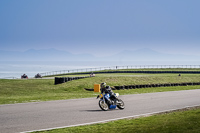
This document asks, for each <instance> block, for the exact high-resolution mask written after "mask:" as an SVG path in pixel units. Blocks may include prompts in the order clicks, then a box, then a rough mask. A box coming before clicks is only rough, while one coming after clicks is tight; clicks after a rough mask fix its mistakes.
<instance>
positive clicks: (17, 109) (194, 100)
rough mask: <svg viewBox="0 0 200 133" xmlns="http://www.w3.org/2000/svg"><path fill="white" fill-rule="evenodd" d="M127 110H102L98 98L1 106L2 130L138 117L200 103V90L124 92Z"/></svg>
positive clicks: (12, 131)
mask: <svg viewBox="0 0 200 133" xmlns="http://www.w3.org/2000/svg"><path fill="white" fill-rule="evenodd" d="M120 98H121V99H122V100H123V101H124V102H125V106H126V107H125V109H124V110H119V109H116V110H111V111H102V110H101V109H100V108H99V106H98V100H97V99H96V98H84V99H74V100H60V101H48V102H37V103H22V104H8V105H0V132H1V133H15V132H26V131H34V130H41V129H51V128H60V127H68V126H71V125H73V126H76V125H82V124H89V123H96V122H100V121H101V122H102V121H107V120H108V121H109V120H111V119H112V120H113V119H121V118H127V117H136V116H140V115H148V114H152V113H158V112H164V111H169V110H175V109H181V108H185V107H188V106H190V107H192V106H200V89H197V90H187V91H173V92H158V93H147V94H134V95H124V96H120Z"/></svg>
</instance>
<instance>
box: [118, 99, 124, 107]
mask: <svg viewBox="0 0 200 133" xmlns="http://www.w3.org/2000/svg"><path fill="white" fill-rule="evenodd" d="M117 107H118V108H119V109H124V108H125V105H124V102H123V101H122V100H121V99H118V100H117Z"/></svg>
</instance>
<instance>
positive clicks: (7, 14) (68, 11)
mask: <svg viewBox="0 0 200 133" xmlns="http://www.w3.org/2000/svg"><path fill="white" fill-rule="evenodd" d="M199 5H200V1H199V0H165V1H164V0H123V1H122V0H1V1H0V20H1V21H0V50H12V51H13V50H15V51H25V50H28V49H32V48H33V49H48V48H55V49H58V50H65V51H68V52H71V53H74V54H79V53H90V54H93V55H96V56H102V55H111V54H115V53H118V52H120V51H123V50H132V51H134V50H137V49H141V48H150V49H153V50H156V51H160V52H163V53H173V54H174V53H176V54H187V55H200V52H199V49H200V17H199V13H200V8H199Z"/></svg>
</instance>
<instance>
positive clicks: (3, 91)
mask: <svg viewBox="0 0 200 133" xmlns="http://www.w3.org/2000/svg"><path fill="white" fill-rule="evenodd" d="M102 82H106V83H107V84H108V85H110V86H117V85H137V84H156V83H182V82H200V75H199V74H184V75H182V76H181V77H178V76H177V74H140V75H138V74H99V75H96V77H93V78H86V79H79V80H74V81H70V82H66V83H63V84H59V85H54V79H28V80H21V79H18V80H8V79H0V104H12V103H24V102H36V101H50V100H64V99H76V98H86V97H95V96H96V95H98V93H94V92H89V91H86V90H85V89H84V88H93V85H94V84H100V83H102ZM199 88H200V86H177V87H159V88H142V89H131V90H119V91H117V90H115V91H117V92H119V93H120V95H125V94H138V93H152V92H163V91H178V90H188V89H199Z"/></svg>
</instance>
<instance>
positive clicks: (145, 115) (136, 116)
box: [20, 105, 200, 133]
mask: <svg viewBox="0 0 200 133" xmlns="http://www.w3.org/2000/svg"><path fill="white" fill-rule="evenodd" d="M199 106H200V105H193V106H185V107H184V108H181V109H186V108H193V107H199ZM176 110H180V109H170V110H164V111H160V112H152V113H146V114H140V115H133V116H127V117H120V118H115V119H108V120H103V121H96V122H90V123H83V124H76V125H69V126H62V127H54V128H47V129H39V130H32V131H24V132H20V133H31V132H36V131H48V130H53V129H61V128H68V127H77V126H85V125H92V124H98V123H106V122H109V121H116V120H121V119H128V118H139V117H147V116H151V115H155V114H160V113H165V112H171V111H176Z"/></svg>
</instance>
